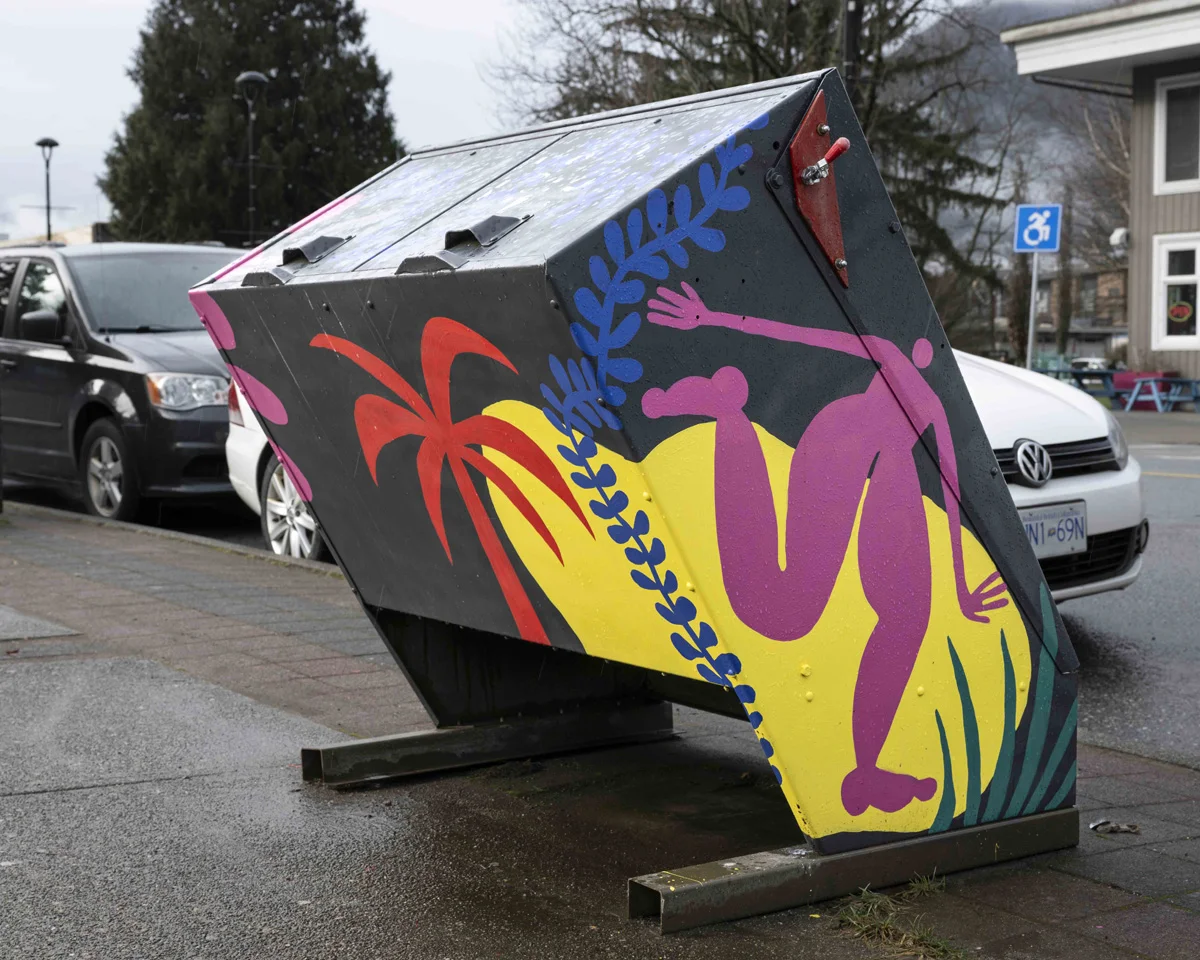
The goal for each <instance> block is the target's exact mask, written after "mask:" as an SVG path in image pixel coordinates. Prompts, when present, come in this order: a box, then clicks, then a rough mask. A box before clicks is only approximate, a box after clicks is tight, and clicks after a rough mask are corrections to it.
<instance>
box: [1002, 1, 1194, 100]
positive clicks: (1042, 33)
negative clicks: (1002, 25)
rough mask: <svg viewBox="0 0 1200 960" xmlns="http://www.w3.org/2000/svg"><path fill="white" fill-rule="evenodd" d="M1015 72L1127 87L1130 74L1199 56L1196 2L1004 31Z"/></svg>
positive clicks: (1147, 5)
mask: <svg viewBox="0 0 1200 960" xmlns="http://www.w3.org/2000/svg"><path fill="white" fill-rule="evenodd" d="M1000 39H1001V40H1002V41H1003V42H1004V43H1006V44H1008V45H1009V46H1011V47H1012V49H1013V52H1014V53H1015V54H1016V58H1017V72H1018V74H1021V75H1022V76H1027V75H1035V76H1039V77H1047V78H1055V79H1058V80H1067V81H1080V82H1084V83H1095V84H1107V85H1113V84H1116V85H1118V86H1128V85H1129V84H1130V83H1131V82H1132V75H1133V68H1134V67H1140V66H1146V65H1150V64H1154V63H1162V62H1166V61H1171V60H1184V59H1187V58H1189V57H1194V56H1200V0H1144V2H1142V3H1133V4H1129V5H1126V6H1122V7H1111V8H1108V9H1105V10H1097V11H1093V12H1092V13H1085V14H1079V15H1076V16H1073V17H1062V18H1060V19H1058V20H1048V21H1045V22H1043V23H1034V24H1029V25H1027V26H1023V27H1015V28H1013V29H1011V30H1005V31H1004V32H1002V33H1001V34H1000Z"/></svg>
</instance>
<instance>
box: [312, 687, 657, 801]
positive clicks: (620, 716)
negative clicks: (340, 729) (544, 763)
mask: <svg viewBox="0 0 1200 960" xmlns="http://www.w3.org/2000/svg"><path fill="white" fill-rule="evenodd" d="M671 736H674V727H673V723H672V712H671V704H670V703H666V702H661V703H642V704H622V705H616V704H611V703H610V704H586V705H583V706H581V707H580V708H579V709H576V710H571V711H567V712H565V713H562V714H554V715H550V716H544V717H527V718H518V719H514V720H509V721H504V722H497V723H488V724H478V725H475V726H463V727H445V728H443V729H441V730H430V731H423V732H418V733H402V734H398V735H396V736H390V737H371V738H369V739H363V740H352V741H350V742H348V743H339V744H336V745H334V746H329V747H304V748H303V749H301V751H300V767H301V772H302V774H303V777H304V779H305V780H307V781H314V782H320V783H324V784H326V785H328V786H333V787H352V786H357V785H360V784H364V783H369V782H371V781H375V780H390V779H394V778H397V777H409V776H416V775H418V774H424V773H437V772H440V771H443V770H458V769H461V768H463V767H474V766H479V765H481V764H487V763H500V762H503V761H505V760H523V759H525V758H527V757H540V756H545V755H547V754H552V753H566V752H569V751H573V750H592V749H596V748H598V747H612V746H619V745H622V744H633V743H647V742H650V741H654V740H663V739H666V738H667V737H671Z"/></svg>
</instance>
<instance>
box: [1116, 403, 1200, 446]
mask: <svg viewBox="0 0 1200 960" xmlns="http://www.w3.org/2000/svg"><path fill="white" fill-rule="evenodd" d="M1113 414H1114V416H1115V417H1116V418H1117V421H1118V422H1119V423H1120V424H1121V428H1122V429H1123V430H1124V431H1125V439H1126V440H1127V441H1128V442H1129V443H1131V444H1145V443H1200V414H1196V413H1192V412H1191V411H1190V410H1187V411H1185V410H1176V411H1173V412H1172V413H1158V412H1157V411H1155V410H1130V411H1129V412H1128V413H1126V412H1125V411H1123V410H1116V411H1114V412H1113Z"/></svg>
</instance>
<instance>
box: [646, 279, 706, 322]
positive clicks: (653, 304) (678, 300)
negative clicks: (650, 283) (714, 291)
mask: <svg viewBox="0 0 1200 960" xmlns="http://www.w3.org/2000/svg"><path fill="white" fill-rule="evenodd" d="M680 286H681V287H682V288H683V293H682V294H680V293H676V292H675V291H674V290H671V289H668V288H667V287H659V288H658V295H659V296H660V297H662V298H663V299H662V300H650V301H648V302H647V304H646V306H647V307H649V308H650V310H651V312H650V313H647V314H646V319H647V320H649V321H650V322H651V323H657V324H658V325H659V326H663V327H674V328H675V329H676V330H694V329H695V328H696V327H711V326H715V325H716V324H717V321H716V316H717V315H716V314H715V313H714V312H713V311H712V310H709V309H708V307H706V306H705V305H704V301H703V300H701V299H700V295H699V294H698V293H696V291H695V290H693V289H692V288H691V286H689V285H688V284H686V283H682V284H680Z"/></svg>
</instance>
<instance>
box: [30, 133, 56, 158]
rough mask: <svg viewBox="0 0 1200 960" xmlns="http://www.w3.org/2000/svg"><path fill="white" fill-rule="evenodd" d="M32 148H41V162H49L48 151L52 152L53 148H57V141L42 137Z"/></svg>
mask: <svg viewBox="0 0 1200 960" xmlns="http://www.w3.org/2000/svg"><path fill="white" fill-rule="evenodd" d="M34 146H36V147H41V148H42V159H43V160H49V159H50V151H52V150H53V149H54V148H55V147H57V146H58V141H57V140H55V139H54V138H53V137H42V139H41V140H39V141H38V142H37V143H36V144H34Z"/></svg>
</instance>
